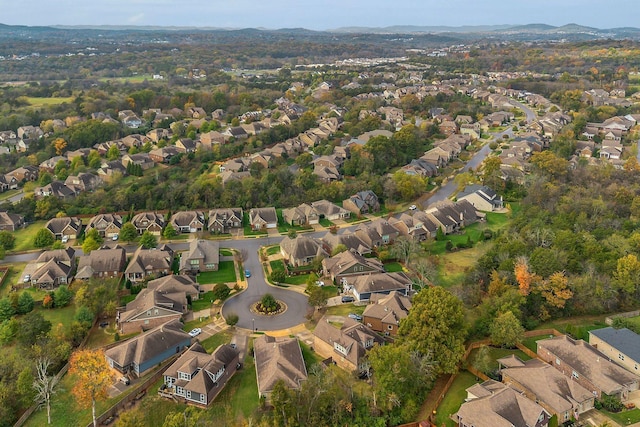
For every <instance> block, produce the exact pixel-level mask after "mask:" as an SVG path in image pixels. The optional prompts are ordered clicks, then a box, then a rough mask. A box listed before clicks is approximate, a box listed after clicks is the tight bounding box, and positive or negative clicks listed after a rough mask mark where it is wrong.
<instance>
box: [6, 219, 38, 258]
mask: <svg viewBox="0 0 640 427" xmlns="http://www.w3.org/2000/svg"><path fill="white" fill-rule="evenodd" d="M46 223H47V222H46V221H36V222H34V223H31V224H29V225H28V226H26V227H24V228H21V229H19V230H16V231H14V232H13V235H14V236H15V238H16V246H15V247H14V248H13V249H12V250H11V251H10V252H22V251H28V250H31V249H37V248H36V247H35V246H33V238H34V237H35V236H36V234H37V233H38V231H40V229H41V228H44V226H45V224H46Z"/></svg>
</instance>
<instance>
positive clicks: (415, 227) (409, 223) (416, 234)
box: [389, 210, 439, 241]
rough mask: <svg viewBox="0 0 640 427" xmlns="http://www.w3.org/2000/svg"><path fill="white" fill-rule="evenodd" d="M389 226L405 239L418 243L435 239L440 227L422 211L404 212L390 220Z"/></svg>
mask: <svg viewBox="0 0 640 427" xmlns="http://www.w3.org/2000/svg"><path fill="white" fill-rule="evenodd" d="M389 224H390V225H391V226H393V227H394V228H395V229H396V230H398V232H399V233H400V234H401V235H402V236H405V237H411V238H413V239H415V240H417V241H423V240H426V239H429V238H435V237H436V234H437V232H438V228H439V227H438V225H437V224H436V223H435V222H433V221H431V219H429V217H428V216H427V215H426V214H425V213H424V212H422V211H418V210H415V211H410V212H403V213H401V214H400V215H399V216H397V217H392V218H390V219H389Z"/></svg>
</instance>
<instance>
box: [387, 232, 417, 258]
mask: <svg viewBox="0 0 640 427" xmlns="http://www.w3.org/2000/svg"><path fill="white" fill-rule="evenodd" d="M420 249H421V248H420V244H419V243H418V242H417V241H416V240H415V239H413V238H411V237H405V236H401V237H398V238H397V239H396V241H395V243H394V244H393V245H392V246H391V253H392V254H393V255H394V256H395V257H396V258H398V260H399V261H401V262H402V263H404V264H406V263H407V261H409V258H411V257H412V256H413V255H415V254H417V253H418V252H419V251H420Z"/></svg>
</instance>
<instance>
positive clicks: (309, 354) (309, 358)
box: [300, 341, 323, 370]
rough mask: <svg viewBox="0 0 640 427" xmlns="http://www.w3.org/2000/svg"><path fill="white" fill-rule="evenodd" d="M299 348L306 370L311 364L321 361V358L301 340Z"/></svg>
mask: <svg viewBox="0 0 640 427" xmlns="http://www.w3.org/2000/svg"><path fill="white" fill-rule="evenodd" d="M300 349H301V350H302V358H303V359H304V364H305V365H306V366H307V370H309V368H310V367H311V366H313V365H315V364H318V363H321V362H322V360H323V358H322V357H321V356H320V355H319V354H318V353H316V352H315V351H313V350H311V347H309V346H308V345H307V344H305V343H304V342H302V341H300Z"/></svg>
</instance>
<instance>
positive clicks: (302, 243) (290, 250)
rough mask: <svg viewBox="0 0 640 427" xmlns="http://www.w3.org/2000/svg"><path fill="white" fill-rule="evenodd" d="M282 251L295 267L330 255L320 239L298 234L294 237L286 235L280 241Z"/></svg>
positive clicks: (289, 262)
mask: <svg viewBox="0 0 640 427" xmlns="http://www.w3.org/2000/svg"><path fill="white" fill-rule="evenodd" d="M280 253H281V254H282V257H283V258H284V259H285V260H286V261H287V263H288V264H289V265H291V266H293V267H300V266H302V265H308V264H311V263H312V262H313V260H314V259H316V258H318V257H326V256H329V254H328V253H327V251H326V250H325V249H324V247H323V244H322V241H321V240H320V239H314V238H312V237H307V236H304V235H298V236H296V237H294V238H293V239H292V238H290V237H288V236H286V237H285V238H284V239H282V241H281V242H280Z"/></svg>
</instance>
